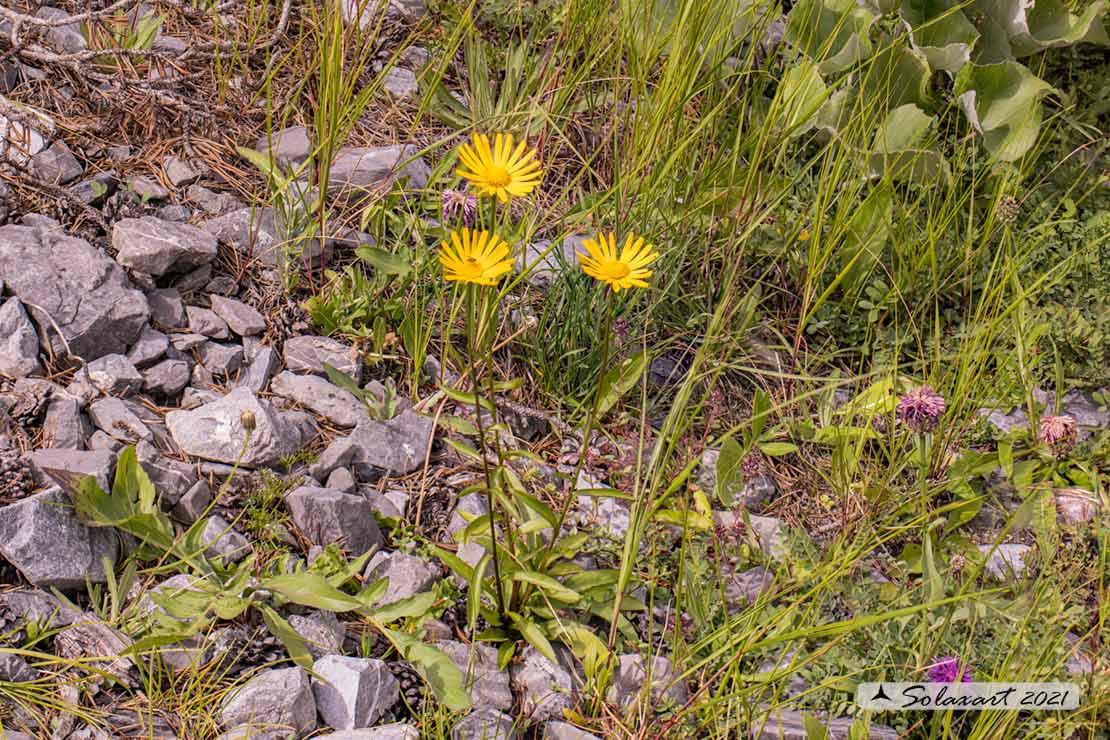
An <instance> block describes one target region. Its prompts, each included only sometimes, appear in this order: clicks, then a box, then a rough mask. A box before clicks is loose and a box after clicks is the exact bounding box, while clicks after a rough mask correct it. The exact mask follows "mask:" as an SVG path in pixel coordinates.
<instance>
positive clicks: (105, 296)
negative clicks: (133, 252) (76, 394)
mask: <svg viewBox="0 0 1110 740" xmlns="http://www.w3.org/2000/svg"><path fill="white" fill-rule="evenodd" d="M0 281H3V282H4V284H5V285H7V286H8V288H7V289H8V290H9V291H11V292H12V293H13V294H14V295H16V296H17V297H18V298H19V299H20V300H21V301H22V302H23V304H24V305H26V306H27V307H28V311H29V312H30V314H31V317H32V318H33V319H34V320H35V322H36V323H37V324H38V325H39V327H40V328H41V329H42V330H43V331H44V332H46V333H47V335H48V336H49V337H50V338H51V341H52V344H53V350H54V353H55V354H56V355H64V354H65V353H66V343H68V345H69V349H70V350H71V351H72V352H73V353H74V354H76V355H77V356H79V357H82V358H84V359H85V360H86V361H92V360H95V359H97V358H98V357H103V356H104V355H108V354H112V353H118V352H126V351H127V348H128V347H129V346H130V345H131V343H132V342H134V341H135V339H137V338H138V336H139V332H141V331H142V329H143V326H144V325H145V324H146V321H147V317H148V316H149V314H150V310H149V308H148V306H147V301H146V298H145V297H144V296H143V294H142V293H141V292H140V291H138V290H135V289H134V288H133V287H132V285H131V282H130V281H129V280H128V279H127V275H125V274H124V272H123V270H122V269H121V268H120V267H119V266H118V265H117V264H116V263H115V262H113V261H112V260H111V259H109V258H108V257H106V256H104V255H103V254H102V253H101V252H100V251H98V250H97V249H95V248H94V247H93V246H92V245H91V244H89V243H88V242H87V241H85V240H84V239H77V238H74V237H69V236H66V235H65V234H64V233H63V232H62V231H61V230H60V229H57V228H45V227H43V228H40V227H32V226H13V225H9V226H2V227H0ZM59 331H60V332H61V337H64V340H65V341H64V342H63V341H62V338H61V337H58V336H56V334H57V332H59Z"/></svg>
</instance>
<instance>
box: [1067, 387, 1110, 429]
mask: <svg viewBox="0 0 1110 740" xmlns="http://www.w3.org/2000/svg"><path fill="white" fill-rule="evenodd" d="M1062 406H1063V412H1064V413H1065V414H1067V415H1069V416H1071V417H1072V418H1074V419H1075V424H1076V427H1077V428H1078V429H1077V431H1078V438H1079V439H1080V440H1084V439H1086V438H1087V437H1089V436H1090V435H1091V434H1093V433H1094V432H1096V431H1097V430H1099V429H1106V428H1107V427H1110V409H1106V408H1100V407H1099V405H1098V404H1097V403H1095V400H1094V398H1092V397H1091V396H1089V395H1088V394H1086V393H1084V392H1082V391H1069V392H1068V393H1065V394H1064V398H1063V399H1062Z"/></svg>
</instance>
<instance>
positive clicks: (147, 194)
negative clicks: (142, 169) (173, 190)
mask: <svg viewBox="0 0 1110 740" xmlns="http://www.w3.org/2000/svg"><path fill="white" fill-rule="evenodd" d="M127 189H128V190H130V191H131V192H132V193H134V194H135V195H137V196H138V197H139V200H141V201H142V202H143V203H146V202H148V201H152V200H165V199H166V198H168V197H170V191H168V190H166V189H165V188H164V187H162V185H161V183H159V182H158V181H157V180H154V179H152V178H149V177H147V176H146V175H132V176H131V177H129V178H127Z"/></svg>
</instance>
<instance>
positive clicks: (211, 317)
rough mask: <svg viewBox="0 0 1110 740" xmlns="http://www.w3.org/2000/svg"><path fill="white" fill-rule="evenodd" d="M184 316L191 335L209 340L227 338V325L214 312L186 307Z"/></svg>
mask: <svg viewBox="0 0 1110 740" xmlns="http://www.w3.org/2000/svg"><path fill="white" fill-rule="evenodd" d="M185 314H186V315H187V316H188V317H189V331H191V332H192V333H194V334H201V335H203V336H206V337H209V338H211V339H227V338H228V336H229V334H228V330H227V323H226V322H225V321H224V320H223V319H221V318H220V317H219V316H217V315H216V312H215V311H212V310H210V309H207V308H201V307H200V306H186V307H185Z"/></svg>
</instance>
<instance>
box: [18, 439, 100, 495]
mask: <svg viewBox="0 0 1110 740" xmlns="http://www.w3.org/2000/svg"><path fill="white" fill-rule="evenodd" d="M27 462H28V463H30V465H31V476H32V477H33V478H34V480H35V482H36V483H38V484H39V485H46V484H52V483H57V484H58V485H59V486H62V488H65V489H67V490H74V489H75V488H76V485H77V484H78V483H79V482H80V480H81V478H84V477H85V476H88V475H91V476H93V477H94V478H95V479H96V484H97V485H98V486H100V487H101V488H102V489H103V490H105V491H108V490H111V487H112V479H113V475H114V472H115V469H116V456H115V455H114V454H112V453H111V452H105V451H102V450H88V451H85V450H68V449H61V448H57V449H44V450H35V451H34V452H32V453H31V454H30V455H28V457H27Z"/></svg>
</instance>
